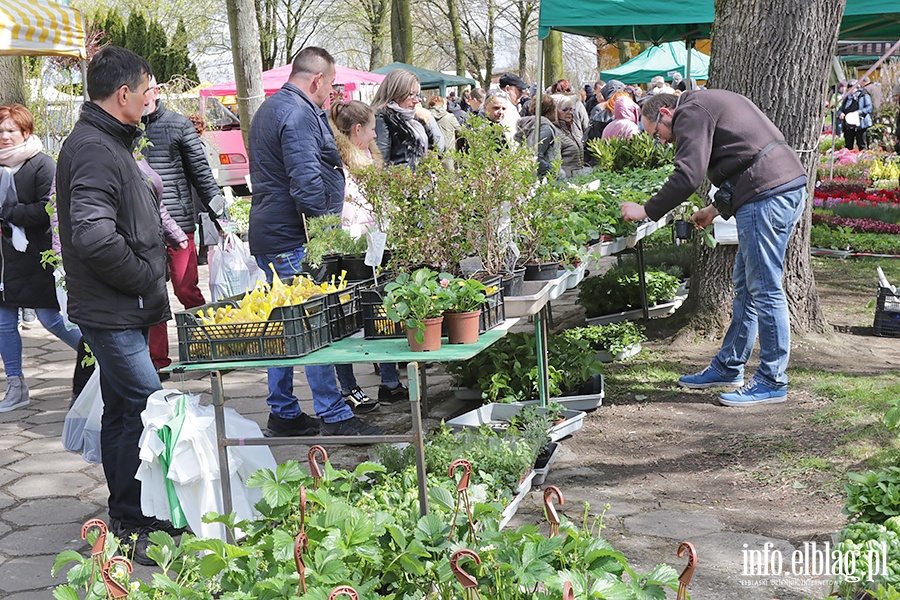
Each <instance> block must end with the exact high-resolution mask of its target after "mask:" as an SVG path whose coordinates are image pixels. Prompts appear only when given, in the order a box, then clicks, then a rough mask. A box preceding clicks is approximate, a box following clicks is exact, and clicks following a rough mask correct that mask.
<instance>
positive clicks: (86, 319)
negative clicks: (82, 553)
mask: <svg viewBox="0 0 900 600" xmlns="http://www.w3.org/2000/svg"><path fill="white" fill-rule="evenodd" d="M149 73H150V67H149V65H148V64H147V61H145V60H144V59H143V58H141V57H140V56H138V55H136V54H134V53H133V52H129V51H128V50H125V49H123V48H118V47H115V46H106V47H105V48H103V50H101V51H100V52H98V53H97V54H96V55H95V56H94V58H93V59H92V60H91V63H90V66H89V67H88V72H87V86H88V93H89V94H90V96H91V98H92V99H93V100H92V101H91V102H85V104H84V107H83V108H82V111H81V116H80V118H79V119H78V122H77V123H76V124H75V127H74V128H73V129H72V132H71V133H70V134H69V137H68V138H67V139H66V141H65V143H64V144H63V146H62V150H61V151H60V154H59V163H58V165H57V170H56V191H57V202H58V209H59V237H60V241H61V242H62V250H63V252H62V255H63V264H64V266H65V268H66V284H67V288H68V293H69V304H68V311H69V318H71V319H72V321H74V322H75V323H77V324H78V326H79V327H80V328H81V332H82V334H83V335H84V339H85V341H87V343H88V345H89V346H90V348H91V350H92V351H93V353H94V356H95V357H96V358H97V362H98V364H99V365H100V390H101V393H102V394H103V407H104V408H103V423H102V431H101V434H100V447H101V451H102V455H103V472H104V474H105V475H106V483H107V486H108V487H109V517H110V524H111V527H110V530H111V531H112V532H113V533H115V534H116V535H118V536H119V537H122V538H126V539H127V538H128V537H130V536H131V535H132V534H133V535H135V536H136V538H135V541H134V544H135V551H134V560H136V561H137V562H139V563H141V564H153V563H152V562H151V561H149V560H148V559H147V555H146V548H147V536H148V534H149V533H150V531H152V530H153V529H161V528H163V525H164V524H163V523H162V522H159V521H155V520H154V519H152V518H148V517H145V516H144V514H143V513H142V511H141V484H140V482H139V481H137V480H135V473H136V472H137V469H138V466H139V465H140V462H141V461H140V458H139V456H138V440H139V439H140V437H141V432H142V431H143V426H142V424H141V412H142V411H143V410H144V408H145V406H146V404H147V397H148V396H149V395H150V394H152V393H153V392H155V391H157V390H159V389H161V388H162V386H161V385H160V383H159V377H158V376H157V375H156V371H155V370H154V368H153V363H152V362H151V361H150V352H149V351H148V348H147V338H148V330H149V328H150V327H152V326H153V325H156V324H157V323H160V322H162V321H165V320H166V319H168V318H169V299H168V294H167V293H166V280H165V276H166V248H165V244H164V242H163V228H162V222H161V220H160V216H159V202H158V200H157V199H156V198H155V196H154V192H153V191H151V187H150V185H149V184H148V182H147V178H146V177H145V176H144V175H143V174H142V173H141V170H140V169H139V168H138V165H137V162H136V161H135V160H134V157H133V155H132V147H133V145H134V143H135V141H136V140H137V139H138V138H139V137H140V135H141V130H140V129H138V127H137V124H138V123H140V121H141V112H142V111H143V108H144V104H145V94H146V92H147V89H148V87H149Z"/></svg>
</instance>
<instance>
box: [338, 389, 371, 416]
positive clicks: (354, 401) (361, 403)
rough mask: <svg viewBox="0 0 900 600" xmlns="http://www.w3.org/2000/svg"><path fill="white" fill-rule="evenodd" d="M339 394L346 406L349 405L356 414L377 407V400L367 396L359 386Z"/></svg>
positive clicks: (361, 413) (364, 412)
mask: <svg viewBox="0 0 900 600" xmlns="http://www.w3.org/2000/svg"><path fill="white" fill-rule="evenodd" d="M341 395H342V396H343V397H344V402H346V403H347V406H349V407H350V408H351V409H352V410H353V412H355V413H356V414H359V415H364V414H366V413H370V412H372V411H373V410H375V409H376V408H378V400H372V399H371V398H369V396H368V395H366V393H365V392H364V391H362V388H361V387H359V386H356V387H355V388H353V389H352V390H350V391H349V392H347V393H346V394H341Z"/></svg>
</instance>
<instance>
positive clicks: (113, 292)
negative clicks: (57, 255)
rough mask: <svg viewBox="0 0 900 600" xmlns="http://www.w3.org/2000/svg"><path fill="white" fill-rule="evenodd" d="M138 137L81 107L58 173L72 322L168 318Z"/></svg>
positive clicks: (137, 324) (126, 323) (103, 324)
mask: <svg viewBox="0 0 900 600" xmlns="http://www.w3.org/2000/svg"><path fill="white" fill-rule="evenodd" d="M140 135H141V130H140V129H138V128H137V127H136V126H134V125H126V124H123V123H122V122H120V121H119V120H117V119H115V118H114V117H113V116H112V115H110V114H109V113H107V112H106V111H105V110H103V109H102V108H101V107H100V106H98V105H97V104H95V103H93V102H87V103H85V105H84V107H83V108H82V110H81V116H80V118H79V119H78V122H77V123H76V124H75V127H74V128H73V129H72V133H70V134H69V137H68V138H66V141H65V142H64V143H63V146H62V150H61V151H60V153H59V163H58V164H57V168H56V193H57V205H58V210H59V237H60V242H61V243H62V250H63V253H62V254H63V265H64V266H65V268H66V287H67V290H68V294H69V300H68V307H67V308H68V313H69V318H70V319H71V320H72V321H74V322H75V323H78V324H79V325H87V326H89V327H96V328H99V329H134V328H142V327H149V326H152V325H156V324H157V323H160V322H162V321H165V320H167V319H168V318H169V295H168V293H167V291H166V247H165V242H164V241H163V227H162V221H161V219H160V216H159V204H158V202H157V200H156V197H155V195H154V193H153V191H152V189H151V183H150V182H149V181H148V180H147V178H146V177H145V176H144V174H143V173H141V170H140V169H139V168H138V165H137V161H135V159H134V156H133V155H132V146H133V144H134V142H135V140H137V138H138V137H140Z"/></svg>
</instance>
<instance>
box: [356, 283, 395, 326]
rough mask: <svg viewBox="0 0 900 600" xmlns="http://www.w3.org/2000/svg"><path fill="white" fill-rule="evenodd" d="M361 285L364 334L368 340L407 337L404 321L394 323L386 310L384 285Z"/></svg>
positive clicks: (360, 297)
mask: <svg viewBox="0 0 900 600" xmlns="http://www.w3.org/2000/svg"><path fill="white" fill-rule="evenodd" d="M385 284H386V282H385V283H380V284H378V285H377V286H374V287H360V289H359V304H360V307H361V308H362V321H363V336H364V337H365V338H366V339H367V340H378V339H385V338H405V337H406V329H405V328H404V326H403V323H394V322H393V321H391V320H390V319H388V316H387V313H386V312H384V306H383V304H384V286H385Z"/></svg>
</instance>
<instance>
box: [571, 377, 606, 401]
mask: <svg viewBox="0 0 900 600" xmlns="http://www.w3.org/2000/svg"><path fill="white" fill-rule="evenodd" d="M602 391H603V377H602V376H601V375H591V378H590V379H588V380H587V381H585V382H584V383H582V384H581V387H579V388H578V389H577V390H575V391H574V392H569V393H568V394H563V396H592V395H594V394H599V393H600V392H602Z"/></svg>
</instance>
